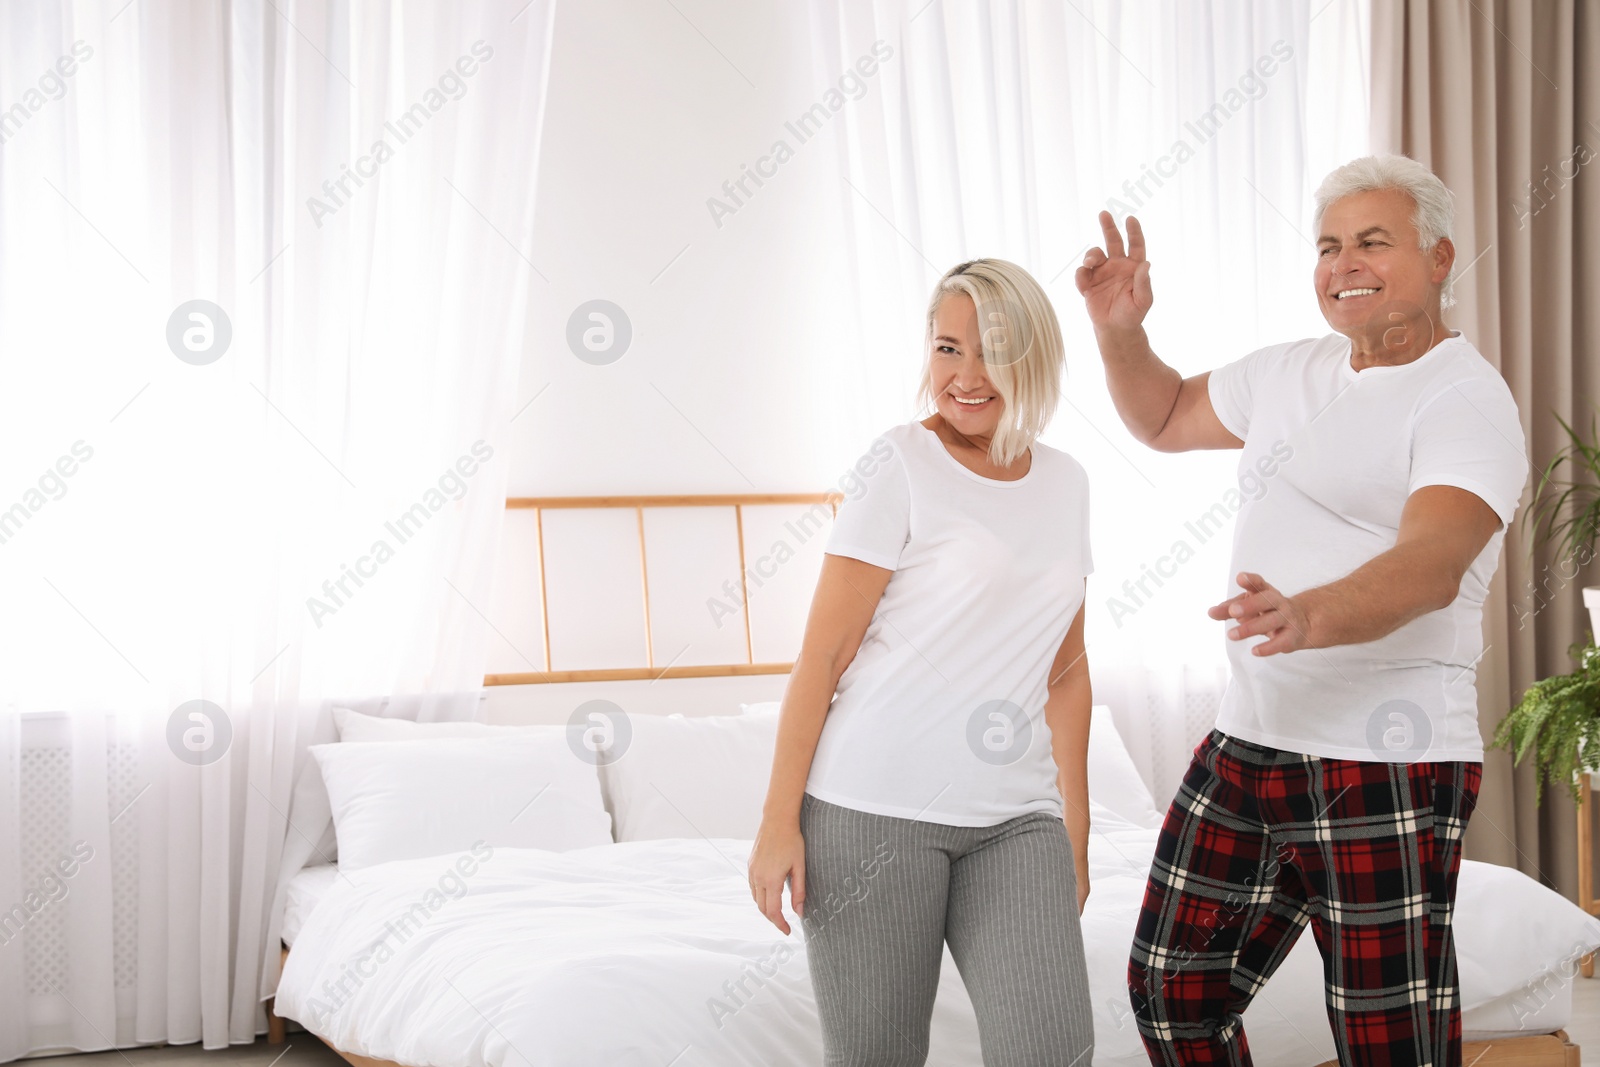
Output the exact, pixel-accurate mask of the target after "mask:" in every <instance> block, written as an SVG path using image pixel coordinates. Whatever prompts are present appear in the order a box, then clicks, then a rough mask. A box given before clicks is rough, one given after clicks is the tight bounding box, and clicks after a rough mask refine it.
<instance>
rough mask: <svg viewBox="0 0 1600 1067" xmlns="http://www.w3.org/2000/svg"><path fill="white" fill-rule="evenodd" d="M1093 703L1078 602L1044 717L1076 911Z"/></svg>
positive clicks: (1085, 846)
mask: <svg viewBox="0 0 1600 1067" xmlns="http://www.w3.org/2000/svg"><path fill="white" fill-rule="evenodd" d="M1093 702H1094V698H1093V694H1092V692H1091V691H1090V688H1089V658H1088V656H1087V655H1086V654H1085V652H1084V646H1083V607H1082V606H1079V608H1078V614H1077V616H1076V617H1075V618H1074V619H1073V620H1072V625H1071V626H1069V627H1067V636H1066V638H1065V640H1063V641H1062V642H1061V647H1060V649H1058V650H1057V651H1056V658H1055V662H1054V663H1052V664H1051V665H1050V688H1049V694H1048V696H1047V697H1046V698H1045V704H1044V717H1045V722H1046V723H1047V724H1048V725H1049V727H1050V750H1051V753H1052V754H1053V755H1054V756H1055V760H1056V767H1057V777H1056V784H1057V785H1058V786H1059V788H1060V789H1061V799H1062V801H1063V804H1064V809H1065V810H1064V813H1063V819H1064V821H1065V822H1066V825H1067V836H1068V837H1070V838H1071V839H1072V852H1073V863H1074V865H1075V867H1076V870H1077V876H1078V911H1079V912H1080V913H1081V912H1082V911H1083V902H1084V900H1085V898H1087V897H1088V895H1089V717H1090V707H1091V706H1092V704H1093Z"/></svg>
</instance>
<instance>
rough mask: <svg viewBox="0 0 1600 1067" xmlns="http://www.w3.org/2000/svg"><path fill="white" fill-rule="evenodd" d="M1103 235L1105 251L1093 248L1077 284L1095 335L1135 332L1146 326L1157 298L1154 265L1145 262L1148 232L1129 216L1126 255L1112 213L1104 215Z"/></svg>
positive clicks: (1079, 271)
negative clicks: (1152, 284) (1152, 278)
mask: <svg viewBox="0 0 1600 1067" xmlns="http://www.w3.org/2000/svg"><path fill="white" fill-rule="evenodd" d="M1100 231H1101V233H1103V234H1104V235H1105V239H1106V246H1105V248H1104V249H1103V250H1102V249H1099V248H1091V249H1089V251H1088V253H1087V254H1086V255H1085V256H1084V257H1083V266H1081V267H1079V268H1078V273H1077V274H1076V275H1075V281H1076V282H1077V284H1078V292H1080V293H1082V294H1083V303H1084V307H1085V308H1086V309H1087V310H1088V312H1089V321H1090V322H1092V323H1093V324H1094V329H1095V333H1096V334H1099V333H1100V332H1101V331H1102V330H1106V329H1110V330H1131V329H1134V328H1136V327H1138V326H1139V324H1140V323H1142V322H1144V317H1145V315H1146V313H1148V312H1149V310H1150V306H1151V304H1153V303H1154V302H1155V297H1154V296H1153V294H1152V293H1151V291H1150V261H1149V260H1147V259H1145V258H1144V230H1143V229H1141V228H1140V226H1139V220H1138V219H1136V218H1134V217H1133V216H1132V215H1129V216H1128V246H1127V251H1123V246H1122V234H1121V232H1119V231H1118V230H1117V223H1116V220H1115V219H1113V218H1112V217H1111V212H1109V211H1102V212H1100Z"/></svg>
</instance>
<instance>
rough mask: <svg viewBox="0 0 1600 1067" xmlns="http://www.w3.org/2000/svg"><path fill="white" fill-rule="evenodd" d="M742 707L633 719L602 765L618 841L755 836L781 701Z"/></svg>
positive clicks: (770, 765) (775, 741) (769, 769)
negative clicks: (624, 739)
mask: <svg viewBox="0 0 1600 1067" xmlns="http://www.w3.org/2000/svg"><path fill="white" fill-rule="evenodd" d="M743 708H744V710H743V712H742V714H738V715H710V716H695V717H688V716H683V715H636V716H632V717H630V718H629V720H628V722H629V725H630V727H631V728H632V736H631V737H630V739H629V742H628V747H627V749H626V750H625V751H624V752H622V754H621V755H620V756H618V757H617V758H616V760H614V761H613V762H610V763H605V764H602V765H601V767H600V776H601V778H602V779H603V781H604V783H605V788H606V796H607V797H608V799H609V800H610V802H611V813H612V815H613V817H614V818H615V819H616V836H617V840H618V841H649V840H654V839H657V838H664V837H693V838H699V837H738V838H744V839H746V840H748V839H750V838H753V837H755V836H756V830H758V829H759V828H760V826H761V808H762V805H763V804H764V803H765V801H766V799H767V783H768V781H769V780H770V779H771V776H772V753H773V750H774V748H776V746H777V740H778V705H777V704H776V703H771V704H768V705H756V704H752V705H744V706H743Z"/></svg>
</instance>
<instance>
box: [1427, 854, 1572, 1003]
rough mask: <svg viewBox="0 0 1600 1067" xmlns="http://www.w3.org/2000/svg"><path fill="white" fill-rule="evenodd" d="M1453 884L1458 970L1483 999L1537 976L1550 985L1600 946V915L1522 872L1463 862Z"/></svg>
mask: <svg viewBox="0 0 1600 1067" xmlns="http://www.w3.org/2000/svg"><path fill="white" fill-rule="evenodd" d="M1456 884H1457V887H1458V888H1457V892H1456V906H1455V912H1454V914H1453V915H1452V916H1451V919H1450V925H1451V929H1453V930H1454V931H1455V938H1456V973H1457V974H1459V975H1460V976H1461V988H1462V989H1466V988H1468V987H1469V986H1470V987H1471V988H1472V989H1474V990H1476V991H1477V993H1478V994H1481V995H1482V997H1483V999H1484V1000H1485V1001H1489V1000H1494V999H1496V998H1498V997H1503V996H1505V995H1506V994H1507V993H1510V992H1513V991H1515V990H1521V989H1523V988H1524V987H1526V986H1528V985H1529V984H1531V983H1534V982H1535V981H1536V980H1538V981H1540V982H1541V983H1542V984H1546V985H1550V986H1552V987H1553V986H1554V985H1555V984H1556V983H1558V982H1560V981H1561V980H1563V979H1565V978H1568V977H1570V976H1571V975H1572V973H1573V971H1574V970H1575V969H1576V967H1577V965H1578V961H1579V960H1580V959H1581V958H1582V957H1583V956H1585V955H1587V954H1588V953H1589V952H1590V951H1591V950H1592V949H1595V948H1600V919H1596V918H1595V917H1594V916H1593V915H1590V914H1589V913H1588V912H1586V911H1584V910H1583V909H1582V908H1580V907H1578V905H1576V904H1574V903H1573V902H1572V901H1570V900H1568V899H1567V898H1566V897H1564V896H1562V895H1561V894H1560V893H1557V892H1556V891H1555V890H1553V889H1547V888H1545V887H1544V886H1542V885H1540V884H1539V883H1538V882H1536V881H1534V880H1533V879H1532V878H1529V877H1528V876H1527V875H1525V874H1523V873H1522V872H1521V871H1519V870H1516V869H1514V868H1511V867H1503V866H1501V865H1499V864H1496V863H1480V862H1477V861H1475V860H1462V861H1461V874H1460V875H1459V876H1458V879H1457V883H1456ZM1511 920H1514V921H1511ZM1547 995H1548V994H1547ZM1536 1003H1537V1002H1533V1001H1530V1003H1529V1004H1528V1005H1527V1007H1528V1008H1530V1009H1531V1008H1532V1007H1533V1006H1535V1004H1536ZM1476 1006H1477V1005H1475V1004H1463V1005H1462V1007H1463V1008H1471V1007H1476Z"/></svg>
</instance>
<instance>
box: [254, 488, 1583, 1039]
mask: <svg viewBox="0 0 1600 1067" xmlns="http://www.w3.org/2000/svg"><path fill="white" fill-rule="evenodd" d="M565 499H566V500H567V501H573V500H575V499H581V504H580V503H571V504H565V503H564V504H562V505H561V506H574V507H576V506H582V505H587V506H589V507H623V508H632V509H635V510H636V514H637V518H638V529H639V544H640V556H641V558H640V564H641V567H640V573H641V576H642V577H643V585H644V590H645V597H644V599H645V603H646V607H645V612H646V615H645V626H646V628H647V630H648V628H649V626H650V621H649V607H648V604H649V596H648V592H649V590H650V588H651V585H650V580H649V577H648V573H649V571H648V566H647V564H646V562H645V559H644V551H643V546H644V543H645V537H644V529H645V522H644V511H643V509H644V508H645V507H647V506H668V507H683V506H689V507H693V506H702V507H727V506H731V507H734V508H736V509H741V510H739V511H736V512H735V516H736V522H737V523H738V525H739V528H740V536H739V544H740V552H741V557H740V563H741V572H742V573H743V571H744V568H743V566H742V564H743V563H744V558H743V554H742V553H743V541H744V534H743V528H744V525H745V516H744V514H742V508H743V507H747V506H751V505H752V504H764V505H771V504H773V503H777V504H780V505H781V504H791V505H797V506H809V507H815V506H816V502H817V501H819V500H820V501H823V502H826V499H827V498H825V497H817V498H808V497H802V496H797V497H795V498H784V499H778V500H776V501H774V499H773V498H771V497H766V498H759V499H758V498H714V500H713V501H711V502H709V503H707V502H705V500H706V498H693V497H681V498H670V501H671V502H670V503H649V504H646V503H641V502H639V501H637V500H619V499H618V498H609V499H607V500H604V501H599V500H588V499H582V498H565ZM540 506H541V507H551V506H553V505H552V504H551V503H550V502H548V501H545V502H540ZM535 514H536V515H537V514H538V511H537V510H536V511H535ZM539 547H540V549H541V552H540V554H539V557H538V558H539V561H540V567H539V570H540V572H541V577H540V592H541V594H543V593H544V589H545V587H544V579H543V576H542V572H543V554H542V548H543V536H542V531H540V541H539ZM746 596H747V598H748V593H746ZM545 599H546V598H544V597H543V596H542V595H541V600H542V601H543V600H545ZM746 602H747V603H748V599H747V601H746ZM744 619H745V634H744V637H745V652H746V656H745V662H744V663H734V664H723V665H716V664H713V665H711V667H710V669H708V668H707V667H706V666H705V665H701V666H698V667H695V668H683V669H680V672H679V673H680V675H682V676H684V677H686V678H693V677H696V676H721V677H729V676H738V675H741V674H742V675H750V674H778V673H780V672H779V671H778V670H776V669H773V668H780V667H781V668H787V666H788V664H786V663H781V662H776V663H759V662H757V658H756V656H755V654H754V644H753V642H752V641H751V639H750V629H749V626H750V622H749V619H750V615H749V611H748V609H746V611H745V613H744ZM543 632H544V635H545V637H544V640H545V642H546V643H545V656H546V658H545V667H546V670H545V672H540V673H542V674H543V675H544V676H543V677H541V676H538V675H536V674H519V675H516V676H514V677H515V681H516V683H517V684H522V685H527V684H540V683H549V682H554V681H557V680H559V681H563V682H584V681H593V680H595V679H593V678H592V677H589V676H587V675H586V674H585V672H583V671H567V672H559V673H558V672H554V671H551V670H550V661H549V645H548V633H549V624H548V620H546V621H545V622H544V624H543ZM646 655H647V657H651V656H653V652H652V651H650V650H649V649H648V648H647V652H646ZM733 668H737V669H733ZM597 673H603V674H609V675H613V676H614V675H616V674H617V673H619V672H618V671H617V670H615V669H613V670H609V671H605V672H597ZM663 674H664V672H663V671H662V670H661V668H658V667H656V666H655V665H654V664H653V662H652V663H649V664H647V669H646V671H645V672H644V673H643V674H634V675H632V677H635V678H660V677H662V676H663ZM495 680H496V679H493V678H491V681H495ZM602 680H604V679H602ZM610 680H613V681H615V680H617V679H615V678H614V677H613V678H612V679H610ZM584 706H585V707H588V705H584ZM580 710H581V709H580ZM705 710H706V711H709V712H710V714H704V715H698V716H683V715H640V714H634V715H632V716H631V717H629V716H627V715H623V717H622V719H621V720H619V721H620V722H621V723H622V724H623V726H624V728H625V729H626V730H627V731H628V734H629V744H630V747H629V749H628V753H627V756H626V758H619V759H615V760H613V761H606V760H603V759H598V758H597V759H594V760H593V761H586V760H585V759H584V758H582V755H583V751H582V748H581V746H577V745H576V743H575V739H578V738H581V737H583V736H586V735H585V734H584V733H583V731H584V730H586V729H588V728H589V727H588V726H587V725H584V724H587V723H592V722H595V721H598V720H594V719H593V718H592V714H593V713H592V709H591V713H590V714H591V717H590V718H587V719H585V718H582V717H580V716H577V715H575V716H574V718H573V720H572V721H570V722H568V723H566V724H559V723H544V724H529V725H526V726H512V725H498V726H497V725H488V724H482V723H451V724H416V723H409V722H401V721H396V720H377V719H371V718H370V717H368V716H362V715H358V714H356V713H354V712H343V713H342V714H341V716H340V719H339V721H338V722H337V724H336V725H337V734H338V737H339V741H338V742H336V743H331V744H328V745H319V746H318V747H317V749H316V752H317V760H316V762H315V763H314V764H313V766H314V767H315V768H316V769H320V770H321V771H322V772H324V774H325V775H326V781H325V782H323V783H321V787H322V788H323V789H325V790H326V791H327V794H328V798H329V799H328V800H327V801H326V803H327V804H328V805H329V806H330V807H331V808H332V811H331V813H330V814H331V816H332V821H333V822H334V823H335V824H336V825H337V828H338V834H337V850H338V859H339V863H338V864H337V865H334V864H329V863H315V862H313V863H311V864H308V865H307V866H305V867H304V868H303V869H300V870H298V871H296V872H294V873H293V875H292V877H290V878H288V879H287V881H286V884H285V885H284V886H283V887H282V893H281V898H282V900H283V902H284V905H283V921H282V926H281V936H282V940H283V942H284V945H285V948H284V950H283V967H282V973H281V975H280V976H279V980H278V983H277V988H276V992H275V995H274V998H273V999H272V1000H271V1001H269V1040H276V1041H281V1040H283V1039H284V1020H285V1019H292V1020H295V1021H297V1022H299V1023H300V1024H301V1025H302V1026H304V1027H305V1028H306V1029H307V1030H309V1031H310V1032H312V1033H313V1034H315V1035H316V1036H317V1037H318V1038H320V1039H321V1040H323V1041H324V1042H325V1043H327V1044H328V1045H329V1046H330V1047H331V1048H333V1049H334V1050H335V1051H337V1052H339V1053H340V1055H342V1056H343V1057H344V1058H345V1059H346V1060H348V1061H349V1062H351V1063H356V1064H364V1065H391V1064H406V1065H410V1067H572V1065H576V1064H594V1063H606V1064H640V1065H645V1064H649V1065H652V1067H660V1065H663V1064H673V1065H675V1067H690V1065H708V1067H709V1065H721V1064H726V1065H730V1067H731V1065H740V1067H743V1065H748V1064H757V1063H759V1064H764V1065H774V1067H777V1065H787V1064H794V1065H800V1064H806V1065H811V1064H815V1063H818V1062H821V1056H822V1049H821V1040H820V1032H819V1027H818V1024H817V1018H816V1007H815V1001H814V998H813V996H812V993H811V988H810V981H809V976H808V972H807V966H806V959H805V944H804V936H803V927H801V926H800V925H799V924H798V923H792V925H793V926H794V929H795V931H796V932H795V935H794V936H791V937H785V936H784V935H783V934H781V933H780V932H779V931H777V930H776V929H775V928H773V927H772V926H771V924H770V923H768V922H767V921H766V919H765V918H763V917H762V916H761V915H760V914H759V913H758V912H757V911H756V910H755V908H754V906H753V905H752V903H751V902H750V899H749V892H748V888H747V886H746V882H745V874H744V867H745V862H746V859H747V857H748V854H749V849H750V847H751V840H750V839H751V837H752V836H753V834H754V828H755V825H756V824H757V822H758V821H759V810H760V804H761V799H762V796H763V794H764V790H765V777H766V771H767V768H768V766H769V764H770V756H771V746H772V741H773V738H774V736H775V732H776V717H777V707H776V705H775V704H773V703H771V702H757V703H751V704H748V705H744V706H739V705H737V704H731V703H730V706H714V707H709V708H706V709H705ZM602 711H603V709H602ZM1094 715H1095V719H1094V724H1093V729H1092V730H1091V754H1090V767H1091V780H1090V796H1091V805H1092V811H1091V821H1092V825H1093V830H1092V833H1091V838H1090V842H1089V856H1090V877H1091V887H1092V892H1091V895H1090V898H1089V902H1088V905H1087V908H1086V910H1085V913H1084V915H1083V920H1082V921H1083V927H1084V933H1085V941H1086V945H1087V948H1088V953H1089V972H1090V986H1091V994H1092V999H1093V1010H1094V1020H1095V1037H1096V1047H1095V1056H1094V1061H1095V1063H1096V1064H1098V1065H1101V1067H1143V1065H1145V1064H1147V1063H1148V1059H1147V1057H1146V1056H1145V1053H1144V1051H1143V1047H1142V1044H1141V1042H1140V1040H1139V1037H1138V1032H1137V1029H1136V1026H1135V1023H1134V1020H1133V1018H1132V1015H1131V1010H1130V1008H1129V1004H1128V997H1127V992H1126V985H1125V979H1124V975H1125V970H1126V963H1127V954H1128V947H1129V942H1130V939H1131V935H1132V929H1133V924H1134V917H1135V915H1136V912H1137V909H1138V906H1139V903H1140V900H1141V899H1142V894H1143V890H1144V881H1145V874H1146V871H1147V869H1148V866H1149V861H1150V857H1151V855H1152V853H1153V851H1154V846H1155V838H1156V831H1157V828H1158V827H1159V825H1160V819H1161V812H1160V810H1159V806H1158V805H1157V804H1156V803H1155V802H1154V801H1153V800H1152V799H1151V797H1150V794H1149V790H1148V788H1147V787H1145V786H1144V784H1143V782H1142V781H1141V780H1140V777H1139V772H1138V770H1137V768H1136V766H1135V764H1134V762H1133V760H1132V759H1131V758H1130V757H1129V756H1128V753H1127V746H1125V745H1124V744H1123V741H1122V738H1121V737H1120V736H1119V735H1118V732H1117V729H1116V725H1115V722H1114V720H1113V717H1112V715H1111V713H1110V711H1109V709H1106V708H1103V707H1097V708H1096V709H1095V713H1094ZM601 717H602V719H603V718H604V714H602V716H601ZM575 754H576V755H577V756H579V757H580V758H573V757H574V755H575ZM497 768H498V770H497ZM530 768H531V770H530ZM513 772H515V773H513ZM518 774H520V775H521V778H522V779H523V781H522V784H523V785H531V784H533V783H535V782H536V783H537V784H538V790H537V792H536V793H535V794H534V799H532V800H529V799H527V798H526V797H525V796H524V795H523V794H522V793H521V792H519V791H518V790H517V789H513V788H500V787H498V786H496V785H495V783H496V782H497V781H499V782H506V781H513V780H514V779H515V778H516V775H518ZM590 778H592V779H593V781H592V782H591V781H590V780H589V779H590ZM396 783H407V784H406V785H403V786H399V787H397V785H396ZM430 790H431V792H429V791H430ZM308 792H309V791H308ZM418 793H421V794H424V795H421V796H417V795H413V794H418ZM301 800H302V795H301V791H299V790H297V796H296V803H297V805H298V804H300V803H301ZM452 806H453V808H452ZM446 809H450V810H454V809H460V811H459V813H458V814H459V819H457V817H456V816H453V815H450V814H441V812H442V811H446ZM453 820H455V821H453ZM302 822H303V820H302ZM486 828H487V829H486ZM1508 916H1515V917H1516V918H1515V921H1507V920H1508ZM1455 924H1456V930H1457V940H1458V964H1459V970H1460V974H1461V986H1462V995H1463V1009H1464V1011H1463V1026H1464V1029H1465V1031H1466V1035H1465V1036H1466V1042H1467V1047H1466V1050H1465V1054H1464V1062H1466V1063H1476V1064H1478V1065H1479V1067H1488V1065H1490V1064H1494V1065H1498V1067H1535V1065H1538V1067H1578V1064H1579V1050H1578V1048H1577V1047H1576V1046H1575V1045H1573V1044H1572V1043H1571V1042H1570V1041H1568V1040H1567V1038H1566V1035H1565V1033H1564V1032H1563V1030H1562V1029H1561V1028H1562V1027H1563V1026H1565V1025H1566V1024H1567V1022H1568V1020H1569V1018H1570V1015H1571V993H1572V985H1571V983H1572V981H1573V976H1574V974H1575V972H1576V970H1577V967H1578V963H1579V961H1580V960H1581V959H1582V958H1584V957H1586V956H1587V955H1589V954H1590V953H1591V952H1592V951H1593V950H1594V949H1595V948H1597V947H1600V920H1597V919H1595V918H1594V917H1592V916H1590V915H1588V914H1587V913H1586V912H1584V911H1583V909H1580V908H1578V907H1577V906H1576V905H1574V904H1572V903H1571V902H1569V901H1566V900H1565V899H1564V898H1562V897H1561V896H1559V895H1558V894H1556V893H1554V892H1552V891H1550V890H1547V889H1545V888H1543V887H1542V886H1540V885H1539V884H1538V883H1536V882H1534V881H1533V880H1532V879H1530V878H1527V877H1526V876H1525V875H1522V874H1521V873H1519V872H1517V871H1513V870H1510V869H1507V868H1502V867H1497V866H1493V865H1488V864H1481V863H1474V862H1471V861H1467V862H1465V863H1463V866H1462V871H1461V876H1460V888H1459V894H1458V904H1457V914H1456V920H1455ZM1246 1028H1247V1032H1248V1033H1249V1037H1250V1044H1251V1048H1252V1051H1253V1054H1254V1059H1255V1061H1256V1062H1257V1063H1259V1064H1262V1065H1263V1067H1324V1065H1326V1067H1336V1061H1335V1059H1334V1057H1335V1052H1334V1046H1333V1039H1332V1035H1331V1033H1330V1032H1329V1029H1328V1024H1327V1021H1326V1015H1325V1013H1324V1009H1323V998H1322V979H1321V960H1320V957H1319V956H1318V954H1317V951H1316V946H1315V943H1314V940H1313V939H1312V938H1311V937H1310V936H1309V935H1305V936H1302V937H1301V939H1300V941H1299V942H1298V943H1297V944H1296V946H1295V948H1294V950H1293V951H1292V952H1291V953H1290V955H1289V957H1288V959H1287V960H1286V961H1285V963H1284V964H1283V966H1282V967H1281V968H1280V970H1279V971H1278V973H1277V974H1275V975H1274V976H1273V978H1272V980H1271V981H1270V982H1269V983H1268V985H1267V986H1266V988H1265V989H1264V990H1263V992H1262V993H1261V995H1260V996H1259V997H1258V998H1257V1000H1256V1001H1255V1003H1254V1004H1253V1005H1252V1007H1251V1008H1250V1010H1249V1011H1248V1013H1247V1015H1246ZM930 1042H931V1044H930V1050H929V1056H928V1059H927V1062H928V1064H930V1065H946V1064H948V1065H956V1064H961V1065H968V1064H975V1063H979V1062H981V1057H980V1055H979V1052H978V1039H977V1024H976V1019H975V1017H974V1015H973V1011H972V1006H971V1003H970V1001H969V1000H968V998H967V996H966V992H965V989H964V987H963V986H962V983H961V980H960V976H959V973H958V972H957V970H956V968H955V966H954V963H953V961H952V960H951V959H950V957H949V954H948V951H947V952H946V956H945V962H944V966H943V968H942V970H941V977H940V986H939V994H938V998H937V1001H936V1005H935V1011H934V1018H933V1025H932V1031H931V1035H930Z"/></svg>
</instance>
